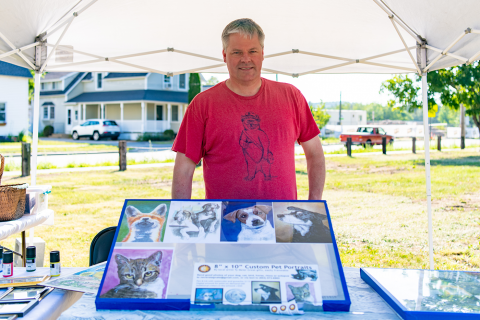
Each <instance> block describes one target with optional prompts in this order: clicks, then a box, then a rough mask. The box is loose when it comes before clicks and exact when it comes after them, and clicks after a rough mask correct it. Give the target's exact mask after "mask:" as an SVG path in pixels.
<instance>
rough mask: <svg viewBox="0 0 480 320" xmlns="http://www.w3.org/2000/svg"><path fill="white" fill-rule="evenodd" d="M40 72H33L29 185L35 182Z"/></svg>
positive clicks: (33, 184)
mask: <svg viewBox="0 0 480 320" xmlns="http://www.w3.org/2000/svg"><path fill="white" fill-rule="evenodd" d="M41 75H42V74H41V73H39V72H35V89H34V90H35V91H34V96H33V132H32V140H33V141H32V157H31V159H30V161H31V162H30V170H31V174H32V177H31V178H32V180H31V185H32V186H35V185H36V184H37V153H38V120H39V115H40V77H41Z"/></svg>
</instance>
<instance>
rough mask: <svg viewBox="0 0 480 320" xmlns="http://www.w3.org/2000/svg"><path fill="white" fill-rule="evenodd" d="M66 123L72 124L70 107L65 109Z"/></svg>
mask: <svg viewBox="0 0 480 320" xmlns="http://www.w3.org/2000/svg"><path fill="white" fill-rule="evenodd" d="M67 124H68V125H71V124H72V110H71V109H68V110H67Z"/></svg>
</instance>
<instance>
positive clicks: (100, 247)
mask: <svg viewBox="0 0 480 320" xmlns="http://www.w3.org/2000/svg"><path fill="white" fill-rule="evenodd" d="M115 231H117V227H108V228H105V229H103V230H102V231H100V232H99V233H98V234H97V235H96V236H95V238H93V240H92V244H91V245H90V266H93V265H94V264H97V263H101V262H104V261H107V259H108V254H109V253H110V248H111V247H112V243H113V240H114V239H113V238H114V237H115Z"/></svg>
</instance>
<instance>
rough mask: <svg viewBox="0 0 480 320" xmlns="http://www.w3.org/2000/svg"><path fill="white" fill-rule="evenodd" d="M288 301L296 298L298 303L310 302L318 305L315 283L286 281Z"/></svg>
mask: <svg viewBox="0 0 480 320" xmlns="http://www.w3.org/2000/svg"><path fill="white" fill-rule="evenodd" d="M285 287H286V288H285V292H286V293H287V301H292V300H295V302H296V303H299V304H300V303H308V304H313V305H316V304H318V303H320V302H321V301H317V296H316V294H315V288H314V284H313V283H312V282H287V283H285Z"/></svg>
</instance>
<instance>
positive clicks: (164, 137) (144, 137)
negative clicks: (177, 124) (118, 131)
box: [137, 130, 175, 141]
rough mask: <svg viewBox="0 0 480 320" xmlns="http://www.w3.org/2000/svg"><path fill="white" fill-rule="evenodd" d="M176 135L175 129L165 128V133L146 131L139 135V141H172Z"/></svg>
mask: <svg viewBox="0 0 480 320" xmlns="http://www.w3.org/2000/svg"><path fill="white" fill-rule="evenodd" d="M174 136H175V133H174V132H173V130H165V131H164V132H163V133H149V132H145V133H144V134H141V135H139V136H138V137H137V141H170V140H173V138H174Z"/></svg>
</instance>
